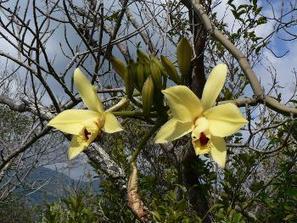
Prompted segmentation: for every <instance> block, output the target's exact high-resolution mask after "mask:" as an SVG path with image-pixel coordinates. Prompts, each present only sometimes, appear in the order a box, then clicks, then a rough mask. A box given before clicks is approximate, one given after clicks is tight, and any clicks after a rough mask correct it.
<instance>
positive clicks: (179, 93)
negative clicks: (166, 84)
mask: <svg viewBox="0 0 297 223" xmlns="http://www.w3.org/2000/svg"><path fill="white" fill-rule="evenodd" d="M162 93H163V94H164V95H165V97H166V99H167V102H168V105H169V107H170V110H171V112H172V115H173V117H174V118H176V119H178V120H180V121H182V122H193V121H194V120H195V118H197V117H198V116H199V115H200V114H201V113H202V105H201V103H200V100H199V98H197V96H196V95H195V94H194V93H193V92H192V91H191V90H190V89H189V88H188V87H186V86H183V85H177V86H174V87H170V88H167V89H166V90H163V91H162Z"/></svg>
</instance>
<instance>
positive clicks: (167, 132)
mask: <svg viewBox="0 0 297 223" xmlns="http://www.w3.org/2000/svg"><path fill="white" fill-rule="evenodd" d="M191 130H192V123H191V122H180V121H179V120H177V119H175V118H172V119H170V120H169V121H167V122H166V123H165V124H164V125H163V126H162V127H161V129H160V130H159V132H158V133H157V135H156V137H155V142H156V143H167V142H170V141H173V140H175V139H178V138H181V137H182V136H184V135H186V134H188V133H189V132H191Z"/></svg>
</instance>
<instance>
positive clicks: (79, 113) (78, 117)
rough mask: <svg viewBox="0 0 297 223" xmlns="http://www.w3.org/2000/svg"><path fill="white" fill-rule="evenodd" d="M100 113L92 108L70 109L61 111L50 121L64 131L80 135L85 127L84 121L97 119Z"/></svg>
mask: <svg viewBox="0 0 297 223" xmlns="http://www.w3.org/2000/svg"><path fill="white" fill-rule="evenodd" d="M98 115H99V113H98V112H94V111H90V110H79V109H69V110H65V111H63V112H61V113H60V114H58V115H57V116H56V117H54V118H53V119H52V120H50V122H49V123H48V126H52V127H54V128H56V129H58V130H60V131H62V132H65V133H68V134H72V135H78V134H80V132H81V130H82V129H83V128H84V122H86V121H89V120H92V119H94V120H95V119H97V118H98Z"/></svg>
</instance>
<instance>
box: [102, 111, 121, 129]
mask: <svg viewBox="0 0 297 223" xmlns="http://www.w3.org/2000/svg"><path fill="white" fill-rule="evenodd" d="M104 116H105V122H104V126H103V128H102V130H103V131H104V132H107V133H114V132H118V131H122V130H123V128H122V126H121V124H120V123H119V121H118V120H117V118H116V117H115V116H114V115H113V114H112V113H111V112H104Z"/></svg>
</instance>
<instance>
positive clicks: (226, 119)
mask: <svg viewBox="0 0 297 223" xmlns="http://www.w3.org/2000/svg"><path fill="white" fill-rule="evenodd" d="M203 115H204V116H205V117H206V118H207V119H208V123H209V131H210V133H211V135H214V136H218V137H225V136H229V135H232V134H234V133H235V132H237V131H238V130H239V129H240V128H241V127H242V126H243V125H244V124H246V123H247V120H246V119H245V118H244V117H243V116H242V114H241V113H240V110H239V108H238V107H237V106H236V105H234V104H232V103H227V104H222V105H218V106H215V107H212V108H210V109H208V110H207V111H206V112H204V114H203Z"/></svg>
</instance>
